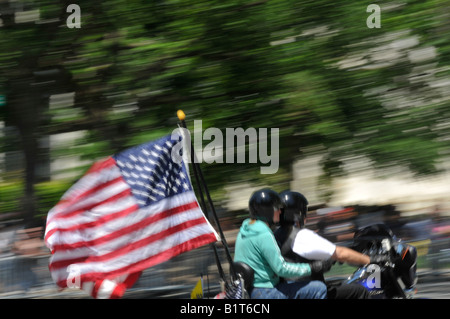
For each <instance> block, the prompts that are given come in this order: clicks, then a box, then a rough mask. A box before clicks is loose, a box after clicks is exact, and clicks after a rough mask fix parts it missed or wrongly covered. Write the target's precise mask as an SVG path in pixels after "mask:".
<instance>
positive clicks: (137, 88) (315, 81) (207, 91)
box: [0, 0, 450, 213]
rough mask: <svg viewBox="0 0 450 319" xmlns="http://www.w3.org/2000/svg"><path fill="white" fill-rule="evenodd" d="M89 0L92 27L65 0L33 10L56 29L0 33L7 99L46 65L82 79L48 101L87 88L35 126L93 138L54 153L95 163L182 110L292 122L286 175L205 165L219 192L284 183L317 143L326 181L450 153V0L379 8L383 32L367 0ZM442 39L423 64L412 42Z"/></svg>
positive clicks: (283, 142) (166, 129)
mask: <svg viewBox="0 0 450 319" xmlns="http://www.w3.org/2000/svg"><path fill="white" fill-rule="evenodd" d="M77 4H79V5H80V7H81V15H82V27H81V29H69V28H67V27H66V26H65V25H64V24H65V18H66V17H67V15H68V13H66V12H65V6H67V3H66V2H64V1H57V2H54V1H44V0H41V1H34V2H33V4H32V5H33V6H34V8H36V9H39V10H40V14H41V18H40V19H41V20H42V21H44V22H45V23H23V24H15V25H12V26H8V27H6V26H4V27H0V49H1V50H0V90H4V91H6V92H5V94H6V95H7V97H8V98H7V101H8V100H11V98H10V97H11V96H12V101H13V102H17V97H16V98H15V96H14V95H11V94H12V93H11V92H10V91H8V90H12V91H14V86H15V85H16V84H15V83H19V82H18V80H19V79H22V77H23V76H24V74H28V75H29V77H30V81H31V83H33V85H35V86H36V83H40V82H39V81H38V79H36V78H33V76H32V74H33V72H36V71H42V70H48V69H54V68H58V69H61V70H63V71H64V72H67V73H68V74H69V75H70V79H69V80H67V79H66V81H63V80H61V79H60V78H56V79H50V80H48V81H50V82H45V83H55V85H50V86H43V87H42V89H41V87H39V88H40V91H39V92H38V93H43V94H46V95H51V94H55V93H64V92H75V104H74V105H73V106H72V105H60V106H59V107H57V108H53V109H50V110H46V111H45V112H44V111H43V112H41V113H40V114H41V116H39V118H36V119H35V120H36V121H37V122H38V124H39V125H38V126H39V129H38V130H36V132H34V134H37V135H39V136H46V135H48V134H55V133H60V132H70V131H75V130H86V131H87V132H88V133H87V134H86V136H85V137H84V138H82V139H80V140H77V141H75V145H72V146H71V147H67V148H65V149H64V148H63V149H60V150H55V151H54V152H53V153H52V158H55V157H58V156H67V155H79V156H80V158H81V159H84V160H90V161H93V160H95V159H98V158H101V157H103V156H106V155H110V154H112V153H114V152H117V151H119V150H122V149H124V148H126V147H129V146H133V145H136V144H139V143H142V142H144V141H147V140H150V139H154V138H156V137H159V136H161V135H163V134H168V133H170V132H171V131H172V130H173V129H174V128H176V123H177V119H176V115H175V114H176V111H177V110H178V109H179V108H182V109H183V110H184V111H185V113H186V114H187V124H188V127H189V128H191V129H192V128H193V120H195V119H201V120H203V128H204V129H206V128H208V127H217V128H219V129H221V130H225V128H227V127H233V128H236V127H242V128H244V129H247V128H249V127H255V128H259V127H267V128H274V127H278V128H280V149H279V158H280V170H279V172H278V173H277V174H276V175H261V174H260V173H259V167H260V166H261V164H260V163H257V164H242V165H237V164H219V163H213V164H208V165H206V164H203V169H204V173H205V176H206V178H207V182H208V185H209V187H210V188H211V189H212V191H213V192H214V194H217V196H218V197H220V196H221V195H222V194H223V193H222V190H223V186H224V185H226V184H227V183H232V182H240V181H250V182H254V183H260V184H272V185H286V184H287V183H288V181H289V179H290V170H291V165H292V162H293V161H294V160H295V159H297V158H298V157H301V156H306V155H308V154H309V152H308V151H307V150H309V149H317V148H320V149H321V150H322V151H324V152H325V153H326V156H325V159H324V161H323V162H322V163H321V164H322V165H323V168H324V173H325V175H324V176H323V177H322V182H323V183H324V184H326V185H328V183H329V181H330V178H332V177H333V176H336V175H340V174H345V171H344V170H343V168H342V167H343V162H344V161H345V160H346V159H348V158H351V157H352V156H360V155H364V156H366V157H367V158H369V159H370V160H371V161H372V162H373V163H374V165H375V166H377V167H381V168H382V167H386V166H390V165H402V166H406V167H409V168H410V169H411V170H412V171H414V172H416V173H417V174H430V173H434V172H436V166H435V164H436V162H437V161H438V160H439V159H440V156H441V155H442V154H445V150H446V149H448V140H449V139H448V130H446V129H445V127H446V125H445V121H443V119H445V118H449V115H450V114H449V113H450V108H449V104H448V93H446V92H444V91H442V90H440V89H439V85H440V84H439V83H441V81H443V79H445V77H448V61H449V57H450V46H449V45H448V43H450V41H449V40H450V38H449V34H450V32H449V31H450V30H449V29H448V24H447V21H448V13H445V12H442V11H441V8H442V6H444V5H445V4H446V2H445V1H443V0H435V1H425V2H424V1H404V2H402V3H389V4H380V5H381V9H382V11H381V23H382V27H381V28H380V29H369V28H368V27H367V26H366V19H367V17H368V16H369V14H370V13H367V12H366V8H367V6H368V5H369V4H370V2H368V1H362V0H358V1H344V0H340V1H333V2H330V1H291V0H282V1H265V0H262V1H257V0H256V1H241V0H229V1H225V2H224V1H191V0H183V1H164V0H158V1H138V0H133V1H122V0H105V1H102V2H100V3H99V2H95V3H94V2H91V1H78V2H77ZM42 21H41V22H42ZM49 21H56V22H52V23H50V22H49ZM402 41H403V42H402ZM431 46H434V48H435V50H436V52H437V54H436V56H433V57H431V58H426V59H423V60H420V59H419V60H418V61H413V60H411V54H413V53H414V50H419V49H424V48H429V47H431ZM389 54H391V58H389ZM423 73H424V74H427V75H426V76H425V77H421V76H423ZM51 81H54V82H51ZM430 83H434V84H435V85H434V86H433V85H430ZM6 87H8V88H9V89H5V88H6ZM16 91H17V88H16ZM1 93H2V92H1V91H0V94H1ZM13 93H14V92H13ZM16 96H17V92H16ZM30 96H31V95H30ZM24 98H26V97H24ZM30 99H31V97H30ZM446 101H447V102H446ZM17 103H18V102H17ZM12 105H13V104H11V103H10V104H9V105H8V104H7V105H6V107H4V108H2V109H0V119H4V120H6V121H7V123H8V124H10V123H11V124H12V125H14V124H15V123H14V121H13V120H12V115H11V114H12V113H13V112H12V111H13V110H12ZM16 105H17V104H16ZM32 107H35V106H33V103H30V105H29V106H27V108H28V109H31V108H32ZM20 114H24V113H20ZM44 115H45V116H44ZM208 142H209V141H204V145H205V144H207V143H208ZM6 143H9V144H8V145H7V146H6V147H5V148H6V149H14V148H15V149H20V148H24V147H25V146H24V144H23V141H22V143H10V142H8V140H6ZM274 187H277V186H274ZM56 188H58V187H56V186H55V191H54V192H53V191H51V192H50V191H49V192H50V193H52V194H57V193H58V191H57V190H56ZM324 193H326V194H327V195H326V196H329V194H328V191H326V190H324ZM53 199H54V198H52V200H53ZM52 200H49V202H50V201H52ZM11 205H12V206H11V207H10V208H8V209H13V208H14V204H11ZM44 206H45V205H44ZM44 206H42V205H41V206H40V207H44ZM45 207H47V206H45ZM14 209H15V208H14ZM39 209H41V208H39ZM39 212H40V213H41V212H42V211H41V210H40V211H39Z"/></svg>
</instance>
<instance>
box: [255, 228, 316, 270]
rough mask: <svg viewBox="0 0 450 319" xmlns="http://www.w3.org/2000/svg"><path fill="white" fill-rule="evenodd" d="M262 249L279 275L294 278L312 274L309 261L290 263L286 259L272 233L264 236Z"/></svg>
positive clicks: (271, 266)
mask: <svg viewBox="0 0 450 319" xmlns="http://www.w3.org/2000/svg"><path fill="white" fill-rule="evenodd" d="M261 251H262V253H263V256H264V258H265V259H266V260H267V262H268V263H269V266H270V268H272V270H273V271H274V272H275V273H276V274H277V275H278V276H279V277H285V278H293V277H304V276H309V275H311V266H310V265H309V264H308V263H289V262H287V261H286V260H284V258H283V256H282V255H281V252H280V248H279V247H278V245H277V242H276V241H275V238H274V236H273V235H271V234H267V235H266V236H264V242H263V243H262V245H261Z"/></svg>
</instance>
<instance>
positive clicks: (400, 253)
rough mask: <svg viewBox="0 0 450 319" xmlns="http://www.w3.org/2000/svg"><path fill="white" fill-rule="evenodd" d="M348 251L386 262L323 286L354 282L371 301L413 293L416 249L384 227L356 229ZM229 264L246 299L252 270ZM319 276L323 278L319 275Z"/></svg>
mask: <svg viewBox="0 0 450 319" xmlns="http://www.w3.org/2000/svg"><path fill="white" fill-rule="evenodd" d="M350 248H352V249H354V250H356V251H358V252H360V253H363V254H366V255H368V256H370V257H372V256H375V255H384V256H386V262H384V263H383V264H368V265H365V266H361V267H359V268H357V269H356V270H355V271H354V272H353V274H352V275H350V277H349V278H348V279H347V280H345V281H344V282H342V280H330V281H328V280H325V283H326V284H327V285H341V284H344V285H345V284H353V283H357V284H360V285H362V286H364V287H365V288H366V289H367V290H368V291H369V294H370V296H371V298H372V299H411V298H413V296H414V295H415V293H416V291H417V290H416V284H417V273H416V268H417V264H416V261H417V250H416V248H415V247H414V246H411V245H409V244H405V243H402V242H401V240H399V239H397V238H396V236H395V235H394V234H393V233H392V231H391V230H390V229H389V228H388V227H387V226H386V225H385V224H375V225H371V226H367V227H364V228H362V229H360V230H358V231H357V232H356V233H355V235H354V238H353V244H352V245H351V247H350ZM233 264H234V268H235V269H236V270H235V271H236V273H237V277H238V279H239V280H240V283H241V284H242V287H243V289H242V288H241V289H242V291H243V292H244V293H245V295H246V297H243V298H249V296H248V294H247V292H249V291H250V290H251V287H252V284H253V278H254V271H253V269H252V268H251V267H249V266H248V265H247V264H245V263H242V262H235V263H233ZM320 277H322V278H323V274H322V275H321V276H320ZM322 280H323V279H322ZM243 295H244V294H243Z"/></svg>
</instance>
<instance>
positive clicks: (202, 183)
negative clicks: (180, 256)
mask: <svg viewBox="0 0 450 319" xmlns="http://www.w3.org/2000/svg"><path fill="white" fill-rule="evenodd" d="M177 116H178V119H179V120H180V122H181V126H182V127H183V128H185V129H187V126H186V121H185V119H186V114H185V113H184V112H183V111H182V110H178V111H177ZM190 144H191V145H190V146H191V162H192V166H193V168H194V176H195V179H196V181H197V185H198V188H199V192H200V196H201V200H202V203H203V206H204V208H205V210H206V206H205V200H204V198H203V192H202V190H201V188H202V186H203V188H204V190H205V194H206V198H207V199H208V203H209V206H210V207H211V211H212V213H213V216H214V220H215V221H216V224H217V228H218V230H219V234H220V239H221V242H222V245H223V246H224V248H225V253H226V256H227V259H228V263H229V264H230V270H231V272H232V274H233V278H236V272H235V270H234V266H233V258H232V257H231V254H230V250H229V248H228V244H227V241H226V239H225V236H224V234H223V230H222V227H221V226H220V222H219V218H218V217H217V213H216V209H215V207H214V204H213V201H212V199H211V195H210V194H209V190H208V186H207V185H206V181H205V178H204V177H203V173H202V170H201V169H200V165H199V163H198V160H197V157H196V155H195V150H194V145H193V144H192V140H190ZM213 245H214V244H213ZM214 253H215V255H216V259H217V258H218V255H217V250H216V246H215V245H214ZM219 264H220V262H219V261H218V265H219ZM219 272H223V271H222V269H221V266H219Z"/></svg>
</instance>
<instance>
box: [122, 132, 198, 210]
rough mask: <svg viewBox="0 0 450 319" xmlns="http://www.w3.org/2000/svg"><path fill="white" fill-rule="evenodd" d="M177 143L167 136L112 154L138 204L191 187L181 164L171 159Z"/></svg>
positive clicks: (154, 200) (153, 201) (175, 193)
mask: <svg viewBox="0 0 450 319" xmlns="http://www.w3.org/2000/svg"><path fill="white" fill-rule="evenodd" d="M177 143H181V141H180V140H172V139H171V136H170V135H169V136H165V137H163V138H160V139H159V140H156V141H152V142H149V143H146V144H142V145H139V146H136V147H132V148H130V149H128V150H125V151H123V152H121V153H119V154H116V155H114V156H113V158H114V159H115V161H116V163H117V166H118V167H119V168H120V171H121V173H122V176H123V178H124V179H125V181H126V182H127V184H128V185H129V186H130V188H131V191H132V194H133V195H134V197H135V198H136V199H137V202H138V204H139V206H140V207H146V206H149V205H151V204H153V203H155V202H157V201H160V200H161V199H164V198H167V197H171V196H174V195H177V194H181V193H183V192H186V191H189V190H192V186H191V183H190V181H189V177H188V174H187V171H186V168H185V166H184V163H183V162H181V163H179V164H178V163H177V162H176V161H173V159H172V148H173V147H174V146H175V145H176V144H177ZM181 150H182V148H181Z"/></svg>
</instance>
